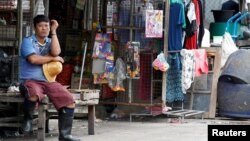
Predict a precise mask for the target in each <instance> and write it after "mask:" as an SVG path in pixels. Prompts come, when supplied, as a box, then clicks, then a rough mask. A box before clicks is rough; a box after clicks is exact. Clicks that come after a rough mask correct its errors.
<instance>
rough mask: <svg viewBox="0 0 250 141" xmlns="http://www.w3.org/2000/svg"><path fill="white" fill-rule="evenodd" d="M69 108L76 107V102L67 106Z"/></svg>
mask: <svg viewBox="0 0 250 141" xmlns="http://www.w3.org/2000/svg"><path fill="white" fill-rule="evenodd" d="M66 107H67V108H75V107H76V104H75V103H72V104H69V105H67V106H66Z"/></svg>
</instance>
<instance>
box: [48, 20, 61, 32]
mask: <svg viewBox="0 0 250 141" xmlns="http://www.w3.org/2000/svg"><path fill="white" fill-rule="evenodd" d="M58 26H59V24H58V22H57V21H56V20H51V21H50V31H51V34H56V29H57V28H58Z"/></svg>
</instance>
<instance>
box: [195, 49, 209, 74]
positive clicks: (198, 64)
mask: <svg viewBox="0 0 250 141" xmlns="http://www.w3.org/2000/svg"><path fill="white" fill-rule="evenodd" d="M193 51H194V58H195V76H201V75H202V74H203V73H206V74H207V73H208V59H207V52H206V50H205V49H194V50H193Z"/></svg>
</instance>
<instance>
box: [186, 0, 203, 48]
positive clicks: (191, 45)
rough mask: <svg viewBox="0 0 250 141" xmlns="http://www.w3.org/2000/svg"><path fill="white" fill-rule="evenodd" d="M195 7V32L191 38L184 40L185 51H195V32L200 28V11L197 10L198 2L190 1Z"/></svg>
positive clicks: (195, 0)
mask: <svg viewBox="0 0 250 141" xmlns="http://www.w3.org/2000/svg"><path fill="white" fill-rule="evenodd" d="M192 2H193V3H194V6H195V16H196V26H197V30H196V31H195V33H194V35H192V36H191V37H187V38H186V43H185V48H186V49H197V37H198V35H197V31H198V27H199V26H200V10H199V2H198V0H192Z"/></svg>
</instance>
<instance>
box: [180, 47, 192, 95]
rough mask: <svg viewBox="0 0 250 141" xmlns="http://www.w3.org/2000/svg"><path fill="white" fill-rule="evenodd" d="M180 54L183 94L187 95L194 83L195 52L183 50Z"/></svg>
mask: <svg viewBox="0 0 250 141" xmlns="http://www.w3.org/2000/svg"><path fill="white" fill-rule="evenodd" d="M180 53H181V61H182V79H181V82H182V92H183V93H184V94H185V93H186V91H187V90H188V89H189V88H190V87H191V84H192V82H193V81H194V77H195V57H194V51H193V50H187V49H182V50H181V52H180Z"/></svg>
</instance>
